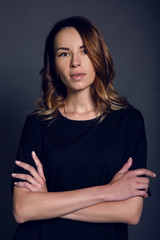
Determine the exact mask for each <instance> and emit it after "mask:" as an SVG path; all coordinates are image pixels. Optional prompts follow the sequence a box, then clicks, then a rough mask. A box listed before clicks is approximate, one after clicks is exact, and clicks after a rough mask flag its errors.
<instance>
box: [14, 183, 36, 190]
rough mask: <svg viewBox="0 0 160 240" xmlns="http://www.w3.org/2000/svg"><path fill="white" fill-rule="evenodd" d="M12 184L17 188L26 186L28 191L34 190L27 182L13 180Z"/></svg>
mask: <svg viewBox="0 0 160 240" xmlns="http://www.w3.org/2000/svg"><path fill="white" fill-rule="evenodd" d="M14 185H15V186H16V187H19V188H26V189H27V190H29V191H30V192H34V187H33V185H32V184H30V183H28V182H14Z"/></svg>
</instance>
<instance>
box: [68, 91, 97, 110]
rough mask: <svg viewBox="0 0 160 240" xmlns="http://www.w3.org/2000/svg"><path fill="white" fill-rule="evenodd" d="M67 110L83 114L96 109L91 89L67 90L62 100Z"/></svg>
mask: <svg viewBox="0 0 160 240" xmlns="http://www.w3.org/2000/svg"><path fill="white" fill-rule="evenodd" d="M64 104H65V109H66V111H67V112H71V113H78V114H84V113H88V112H90V111H95V110H96V104H95V102H94V99H93V95H92V92H91V89H84V90H83V91H74V92H73V91H68V94H67V97H66V98H65V101H64Z"/></svg>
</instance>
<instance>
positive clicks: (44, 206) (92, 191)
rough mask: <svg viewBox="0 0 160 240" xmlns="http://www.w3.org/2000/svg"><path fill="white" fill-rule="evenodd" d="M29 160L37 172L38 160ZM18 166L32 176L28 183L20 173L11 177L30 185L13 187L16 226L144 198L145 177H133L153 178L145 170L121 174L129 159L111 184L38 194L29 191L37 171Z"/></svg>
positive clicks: (149, 172)
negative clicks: (134, 198) (129, 199)
mask: <svg viewBox="0 0 160 240" xmlns="http://www.w3.org/2000/svg"><path fill="white" fill-rule="evenodd" d="M32 157H33V159H34V161H35V164H36V166H37V169H39V168H40V166H38V161H39V160H38V158H37V157H36V155H35V156H34V155H33V154H32ZM39 163H40V161H39ZM18 164H19V166H21V167H22V168H24V169H26V170H28V171H29V172H30V173H31V175H32V176H34V177H33V179H32V180H31V176H29V175H25V174H22V175H23V177H22V176H21V174H16V176H14V177H17V178H20V179H23V180H26V181H29V182H30V183H28V182H18V183H17V184H16V187H14V197H13V209H14V216H15V219H16V221H17V222H19V223H22V222H25V221H29V220H38V219H49V218H54V217H60V216H64V215H67V214H70V213H73V212H76V211H79V210H81V209H86V208H88V207H91V206H93V205H96V204H100V203H101V204H102V203H103V204H104V202H106V201H107V202H111V201H121V200H125V199H128V198H132V197H134V196H144V197H147V193H146V191H147V189H148V178H139V177H137V176H139V175H143V174H146V175H148V176H151V177H153V176H154V174H153V172H151V171H149V170H147V169H138V170H134V171H127V172H124V171H126V170H127V169H129V168H130V167H131V165H132V161H131V160H130V161H129V162H127V163H126V164H125V165H124V166H123V168H122V169H121V170H120V171H119V172H118V173H117V174H116V175H115V177H114V178H113V180H112V181H111V183H110V184H107V185H104V186H97V187H91V188H86V189H81V190H74V191H66V192H52V193H51V192H47V190H46V191H44V190H43V191H42V192H41V190H40V188H39V190H38V192H32V190H31V189H30V188H31V186H32V185H34V181H38V180H37V179H38V177H36V174H37V175H39V173H38V172H39V171H38V172H37V171H36V170H35V169H34V168H33V167H31V166H30V165H28V164H25V163H22V162H19V163H18ZM41 167H42V165H41ZM117 179H118V180H117ZM39 185H40V186H42V187H43V184H41V183H39ZM139 189H144V190H139ZM109 204H110V203H109ZM113 204H114V203H113ZM101 206H103V208H101V210H103V209H104V206H105V205H101ZM98 211H99V210H98ZM77 214H78V215H79V214H82V212H79V213H78V212H77ZM76 216H77V215H76Z"/></svg>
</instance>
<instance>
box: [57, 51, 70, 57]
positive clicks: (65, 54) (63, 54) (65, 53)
mask: <svg viewBox="0 0 160 240" xmlns="http://www.w3.org/2000/svg"><path fill="white" fill-rule="evenodd" d="M67 56H69V53H67V52H62V53H60V54H59V57H67Z"/></svg>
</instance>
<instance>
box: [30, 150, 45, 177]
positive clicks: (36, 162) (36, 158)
mask: <svg viewBox="0 0 160 240" xmlns="http://www.w3.org/2000/svg"><path fill="white" fill-rule="evenodd" d="M32 158H33V160H34V162H35V164H36V167H37V171H38V173H39V175H40V177H42V178H43V180H45V176H44V171H43V165H42V163H41V161H40V160H39V158H38V157H37V155H36V153H35V152H34V151H32Z"/></svg>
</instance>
